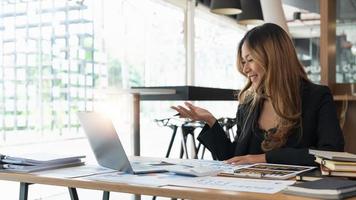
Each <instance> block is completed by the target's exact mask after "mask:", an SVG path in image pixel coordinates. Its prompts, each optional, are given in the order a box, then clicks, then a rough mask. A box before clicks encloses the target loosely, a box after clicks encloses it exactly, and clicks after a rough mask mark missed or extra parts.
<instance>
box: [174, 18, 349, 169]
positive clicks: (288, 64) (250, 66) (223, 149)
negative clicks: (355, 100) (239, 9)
mask: <svg viewBox="0 0 356 200" xmlns="http://www.w3.org/2000/svg"><path fill="white" fill-rule="evenodd" d="M237 68H238V70H239V71H240V73H242V74H243V75H244V76H246V77H247V78H248V79H247V83H246V85H245V87H244V88H243V89H242V90H241V92H240V94H239V101H240V105H239V108H238V110H237V115H236V118H237V134H236V135H237V137H236V138H235V140H234V141H233V142H230V140H229V139H228V138H227V136H226V135H225V132H224V130H223V129H222V127H221V126H220V125H219V123H218V121H217V120H216V118H215V117H214V116H213V115H212V114H211V113H210V112H209V111H208V110H206V109H203V108H199V107H197V106H194V105H192V104H190V103H186V104H185V105H186V107H183V106H177V107H175V106H173V107H172V108H173V109H175V110H176V111H178V112H179V113H180V117H185V118H190V119H193V120H201V121H204V122H206V123H207V125H206V126H205V127H204V128H203V130H202V131H201V133H200V135H199V137H198V140H199V141H200V142H201V143H202V144H204V145H205V146H206V147H207V148H208V149H209V150H210V151H211V152H212V154H213V156H214V157H215V158H217V159H219V160H227V162H228V163H234V164H243V163H259V162H269V163H284V164H297V165H315V164H314V156H312V155H309V153H308V149H309V148H314V149H322V150H331V151H343V148H344V139H343V136H342V132H341V129H340V126H339V123H338V120H337V115H336V109H335V105H334V102H333V99H332V95H331V93H330V90H329V88H327V87H326V86H320V85H316V84H313V83H312V82H310V81H309V79H308V77H307V75H306V73H305V71H304V68H303V66H302V65H301V63H300V62H299V60H298V58H297V55H296V52H295V48H294V46H293V43H292V41H291V39H290V37H289V35H288V34H287V33H286V32H285V31H284V30H283V29H282V28H281V27H279V26H278V25H276V24H272V23H266V24H264V25H261V26H257V27H255V28H253V29H251V30H250V31H248V32H247V33H246V34H245V36H244V37H243V38H242V40H241V41H240V44H239V46H238V54H237ZM266 130H267V131H266Z"/></svg>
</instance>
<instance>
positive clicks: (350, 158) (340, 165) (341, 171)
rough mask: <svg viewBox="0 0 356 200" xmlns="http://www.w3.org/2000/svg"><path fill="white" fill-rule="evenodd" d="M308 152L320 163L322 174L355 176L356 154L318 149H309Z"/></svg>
mask: <svg viewBox="0 0 356 200" xmlns="http://www.w3.org/2000/svg"><path fill="white" fill-rule="evenodd" d="M309 153H310V154H313V155H314V156H315V162H317V163H318V164H320V171H321V174H322V175H327V176H342V177H356V154H351V153H347V152H333V151H320V150H309Z"/></svg>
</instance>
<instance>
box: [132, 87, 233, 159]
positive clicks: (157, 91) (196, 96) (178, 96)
mask: <svg viewBox="0 0 356 200" xmlns="http://www.w3.org/2000/svg"><path fill="white" fill-rule="evenodd" d="M238 92H239V90H234V89H221V88H209V87H197V86H164V87H132V88H131V89H130V93H131V94H132V95H133V101H134V103H133V112H134V115H133V117H134V119H133V123H134V128H133V129H134V133H133V144H132V146H133V155H135V156H139V155H140V101H233V100H237V94H238Z"/></svg>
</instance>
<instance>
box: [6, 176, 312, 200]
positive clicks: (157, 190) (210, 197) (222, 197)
mask: <svg viewBox="0 0 356 200" xmlns="http://www.w3.org/2000/svg"><path fill="white" fill-rule="evenodd" d="M0 180H7V181H16V182H21V183H37V184H45V185H54V186H64V187H68V188H83V189H92V190H101V191H111V192H124V193H131V194H141V195H151V196H163V197H171V198H182V199H192V200H194V199H206V200H217V199H218V200H228V199H243V200H245V199H247V200H248V199H268V200H269V199H274V200H288V199H295V200H304V199H310V198H305V197H299V196H292V195H286V194H282V193H276V194H261V193H249V192H235V191H226V190H215V189H202V188H187V187H175V186H165V187H153V186H142V185H135V184H124V183H112V182H102V181H92V180H87V179H85V177H84V178H74V179H70V178H51V177H46V176H37V175H33V174H16V173H3V172H0ZM106 194H107V193H106ZM104 196H105V193H104ZM107 197H109V196H108V195H107ZM103 198H104V199H108V198H105V197H103ZM20 200H23V199H21V198H20Z"/></svg>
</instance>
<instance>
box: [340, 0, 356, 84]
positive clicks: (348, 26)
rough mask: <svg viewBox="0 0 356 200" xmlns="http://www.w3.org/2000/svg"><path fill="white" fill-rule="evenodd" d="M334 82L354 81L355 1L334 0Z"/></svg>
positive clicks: (355, 79) (355, 77) (355, 52)
mask: <svg viewBox="0 0 356 200" xmlns="http://www.w3.org/2000/svg"><path fill="white" fill-rule="evenodd" d="M336 4H337V6H336V82H337V83H355V82H356V2H354V1H345V0H337V1H336Z"/></svg>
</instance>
